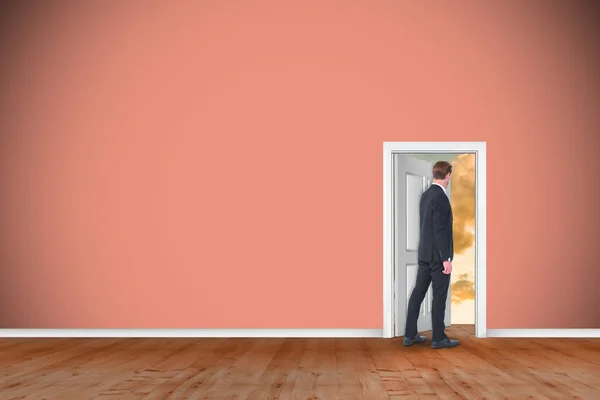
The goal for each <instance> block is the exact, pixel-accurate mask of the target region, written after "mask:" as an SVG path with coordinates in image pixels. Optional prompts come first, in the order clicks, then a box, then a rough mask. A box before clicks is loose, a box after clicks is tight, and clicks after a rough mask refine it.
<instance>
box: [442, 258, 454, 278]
mask: <svg viewBox="0 0 600 400" xmlns="http://www.w3.org/2000/svg"><path fill="white" fill-rule="evenodd" d="M443 272H444V273H445V274H446V275H449V274H450V273H451V272H452V263H451V262H450V261H448V260H446V261H444V271H443Z"/></svg>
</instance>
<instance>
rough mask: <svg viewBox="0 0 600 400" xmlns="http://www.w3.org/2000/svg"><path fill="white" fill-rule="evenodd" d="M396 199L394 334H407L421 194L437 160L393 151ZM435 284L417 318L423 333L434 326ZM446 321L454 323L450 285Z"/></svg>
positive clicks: (415, 266) (393, 208) (415, 261)
mask: <svg viewBox="0 0 600 400" xmlns="http://www.w3.org/2000/svg"><path fill="white" fill-rule="evenodd" d="M392 164H393V182H394V189H393V193H394V202H393V207H392V215H393V217H392V218H393V223H394V229H393V232H394V234H393V236H394V237H393V243H394V246H393V248H394V257H393V261H394V264H393V271H394V302H393V307H394V311H393V312H394V316H395V318H394V320H395V324H394V325H395V327H394V334H395V336H404V328H405V326H406V311H407V308H408V299H409V298H410V295H411V293H412V290H413V288H414V286H415V282H416V278H417V269H418V260H417V254H418V249H419V232H420V228H419V220H420V218H419V202H420V200H421V194H422V193H423V191H424V190H425V189H427V188H428V187H429V186H430V185H431V182H432V180H433V172H432V169H433V164H432V163H430V162H428V161H424V160H418V159H416V158H411V157H410V156H407V155H403V154H394V155H393V160H392ZM432 304H433V293H432V290H431V286H429V290H428V292H427V295H426V296H425V299H424V300H423V303H422V304H421V313H420V314H419V319H418V322H417V329H418V331H419V332H420V333H422V332H427V331H431V330H432V322H431V306H432ZM444 322H445V325H446V326H450V289H448V298H447V301H446V316H445V321H444Z"/></svg>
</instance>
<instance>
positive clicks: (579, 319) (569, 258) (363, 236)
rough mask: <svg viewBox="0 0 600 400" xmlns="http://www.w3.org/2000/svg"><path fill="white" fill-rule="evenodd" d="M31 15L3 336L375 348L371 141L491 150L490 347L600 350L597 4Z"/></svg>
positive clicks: (16, 92) (8, 33) (11, 84)
mask: <svg viewBox="0 0 600 400" xmlns="http://www.w3.org/2000/svg"><path fill="white" fill-rule="evenodd" d="M24 3H25V2H20V3H17V2H13V3H9V2H4V3H3V6H5V7H6V9H4V10H3V11H2V15H3V18H4V19H3V23H2V35H1V36H0V37H1V39H0V42H1V48H0V51H1V53H0V67H1V72H2V74H1V77H0V85H1V90H0V105H1V108H0V113H1V114H0V129H1V130H0V131H1V134H2V137H1V140H2V143H1V150H0V151H1V152H2V154H1V155H2V157H1V158H0V163H1V164H0V166H1V169H0V171H1V187H2V207H1V215H0V218H1V219H0V221H2V225H1V232H0V233H1V234H0V239H1V246H2V247H1V250H2V260H1V261H2V264H1V265H2V270H1V271H2V275H1V277H0V285H1V289H2V290H0V326H1V327H4V328H382V326H383V322H382V302H383V299H382V142H384V141H486V142H487V149H488V166H487V168H488V184H487V187H488V192H487V199H488V203H487V208H488V218H487V221H488V225H487V226H488V230H487V239H488V247H487V253H488V264H487V274H488V299H487V302H488V305H487V307H488V308H487V315H488V328H598V327H600V313H598V311H597V308H596V307H597V303H598V290H597V284H598V280H599V279H598V278H599V275H600V274H599V272H598V270H599V264H598V261H597V259H598V238H599V237H600V228H599V226H600V225H599V224H598V223H597V222H598V221H600V213H599V211H598V210H600V208H599V207H598V199H599V195H600V192H599V189H598V185H597V184H595V183H594V181H595V180H596V179H597V178H596V175H597V172H596V171H597V168H598V152H599V151H600V146H599V140H598V133H599V132H600V124H599V115H598V111H599V110H600V90H599V89H600V86H599V83H600V82H599V71H600V57H599V56H600V51H599V49H600V46H598V38H599V37H600V35H599V33H600V32H599V29H598V26H599V24H597V20H598V19H597V17H598V14H597V13H596V11H595V10H592V9H591V8H585V7H588V3H590V4H591V3H592V2H548V1H544V2H525V3H523V2H518V1H508V2H474V1H473V2H471V1H466V2H460V3H459V4H457V3H453V4H452V5H450V4H449V3H445V2H434V3H432V4H431V5H428V6H424V5H423V6H420V5H419V6H417V4H421V3H422V2H407V1H388V0H385V1H379V2H373V1H350V2H341V1H339V2H335V1H325V0H319V1H316V0H314V1H310V0H309V1H302V2H286V1H267V0H265V1H255V2H248V1H189V2H167V1H164V2H162V3H160V2H148V3H144V4H145V5H144V6H142V5H141V3H140V4H138V5H135V6H134V4H133V3H128V5H124V4H122V3H120V2H56V1H47V2H37V3H33V2H27V5H25V4H24ZM8 4H12V6H10V7H9V6H8ZM136 4H137V3H136ZM584 5H585V7H584Z"/></svg>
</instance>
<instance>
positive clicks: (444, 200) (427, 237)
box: [418, 184, 454, 262]
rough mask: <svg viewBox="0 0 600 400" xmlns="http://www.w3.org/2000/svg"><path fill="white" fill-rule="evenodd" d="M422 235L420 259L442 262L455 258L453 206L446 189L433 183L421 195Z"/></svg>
mask: <svg viewBox="0 0 600 400" xmlns="http://www.w3.org/2000/svg"><path fill="white" fill-rule="evenodd" d="M419 215H420V216H421V221H420V223H421V235H420V239H419V254H418V257H419V261H426V262H442V261H445V260H448V259H453V258H454V238H453V235H452V208H451V207H450V200H449V199H448V196H446V193H444V190H443V189H442V188H441V187H439V186H438V185H435V184H432V185H431V186H430V187H429V188H427V189H426V190H425V191H424V192H423V194H422V195H421V202H420V204H419Z"/></svg>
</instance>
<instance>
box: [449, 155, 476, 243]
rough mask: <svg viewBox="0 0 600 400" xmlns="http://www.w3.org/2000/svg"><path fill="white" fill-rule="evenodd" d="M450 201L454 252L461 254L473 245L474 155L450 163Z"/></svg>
mask: <svg viewBox="0 0 600 400" xmlns="http://www.w3.org/2000/svg"><path fill="white" fill-rule="evenodd" d="M450 201H451V204H452V214H453V216H454V227H453V233H454V252H455V253H456V254H461V253H463V252H464V251H465V250H467V249H468V248H470V247H471V246H473V244H474V243H475V234H474V233H473V232H474V231H475V154H461V155H459V156H457V157H456V158H455V159H454V160H453V161H452V175H451V189H450Z"/></svg>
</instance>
